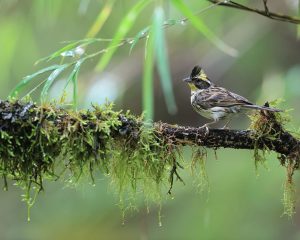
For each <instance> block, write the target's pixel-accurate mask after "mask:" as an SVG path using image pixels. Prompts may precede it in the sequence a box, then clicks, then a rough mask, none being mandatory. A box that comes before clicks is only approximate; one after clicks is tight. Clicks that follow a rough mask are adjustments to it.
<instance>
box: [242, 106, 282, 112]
mask: <svg viewBox="0 0 300 240" xmlns="http://www.w3.org/2000/svg"><path fill="white" fill-rule="evenodd" d="M243 107H244V108H250V109H257V110H265V111H270V112H282V110H280V109H277V108H272V107H265V106H258V105H244V106H243Z"/></svg>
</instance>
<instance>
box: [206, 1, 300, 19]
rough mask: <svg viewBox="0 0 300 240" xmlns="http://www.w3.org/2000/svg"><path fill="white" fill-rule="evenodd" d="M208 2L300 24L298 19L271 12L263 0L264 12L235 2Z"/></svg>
mask: <svg viewBox="0 0 300 240" xmlns="http://www.w3.org/2000/svg"><path fill="white" fill-rule="evenodd" d="M208 1H209V2H211V3H213V4H218V5H219V6H223V7H230V8H235V9H239V10H243V11H248V12H254V13H257V14H259V15H262V16H264V17H267V18H270V19H274V20H278V21H282V22H289V23H294V24H300V19H299V18H297V17H293V16H289V15H284V14H280V13H274V12H270V11H269V9H268V7H267V3H266V1H265V0H263V1H264V2H263V3H264V8H265V9H264V10H260V9H257V8H251V7H248V6H245V5H242V4H240V3H237V2H234V1H228V2H220V1H219V0H208Z"/></svg>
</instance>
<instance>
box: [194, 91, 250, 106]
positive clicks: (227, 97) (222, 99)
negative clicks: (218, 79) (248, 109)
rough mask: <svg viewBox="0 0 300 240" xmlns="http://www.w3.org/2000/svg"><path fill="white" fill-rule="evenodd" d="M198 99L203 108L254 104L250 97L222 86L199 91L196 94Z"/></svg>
mask: <svg viewBox="0 0 300 240" xmlns="http://www.w3.org/2000/svg"><path fill="white" fill-rule="evenodd" d="M196 101H197V103H198V104H199V105H201V106H202V107H203V108H211V107H233V106H238V105H253V103H251V102H250V101H249V100H248V99H246V98H244V97H242V96H240V95H238V94H235V93H232V92H229V91H228V90H226V89H225V88H222V87H210V88H208V89H205V90H204V91H201V92H199V94H197V96H196Z"/></svg>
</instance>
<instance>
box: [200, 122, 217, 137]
mask: <svg viewBox="0 0 300 240" xmlns="http://www.w3.org/2000/svg"><path fill="white" fill-rule="evenodd" d="M216 122H218V121H217V120H214V121H213V122H209V123H205V124H204V125H203V126H201V127H200V128H205V131H206V132H205V135H208V133H209V128H208V126H209V125H212V124H214V123H216Z"/></svg>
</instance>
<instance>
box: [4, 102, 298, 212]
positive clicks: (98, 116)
mask: <svg viewBox="0 0 300 240" xmlns="http://www.w3.org/2000/svg"><path fill="white" fill-rule="evenodd" d="M252 125H253V129H252V130H227V129H209V132H207V131H206V130H205V129H203V128H193V127H184V126H177V125H170V124H167V123H162V122H156V123H153V124H145V123H144V121H143V119H142V117H136V116H134V115H132V114H130V113H129V112H126V113H123V112H120V111H119V112H116V111H114V110H113V109H112V105H106V106H93V109H92V110H83V111H78V112H77V111H73V110H66V109H63V108H60V107H57V106H55V105H43V106H36V105H34V104H33V103H30V102H27V103H22V102H19V101H14V102H12V101H0V175H2V177H3V179H4V187H5V188H7V179H11V180H15V181H16V182H17V184H19V185H21V187H22V188H24V189H25V190H26V194H25V195H24V196H25V197H24V200H26V201H27V203H28V206H29V208H30V207H31V206H32V204H33V202H34V199H35V197H34V198H32V197H31V196H32V195H33V196H36V193H37V192H38V191H40V190H42V189H43V180H44V179H52V180H56V179H57V178H60V177H62V175H64V176H65V173H68V178H69V179H71V180H72V181H74V180H75V182H76V181H77V180H78V179H79V178H80V177H81V176H83V175H84V174H87V175H88V176H90V179H91V181H94V175H95V174H97V173H98V172H99V171H100V172H102V173H104V174H107V175H108V176H109V177H111V179H112V182H114V184H115V185H116V186H117V188H118V192H119V194H120V195H123V194H128V191H127V190H128V189H130V190H131V191H133V192H134V193H136V191H137V190H141V191H142V192H143V193H144V194H145V196H146V198H147V199H151V200H159V199H161V197H162V195H161V189H162V188H163V186H165V185H166V183H168V182H169V184H168V185H169V186H168V189H169V190H166V191H164V193H167V192H169V193H171V189H172V187H173V182H174V179H175V178H177V179H178V180H181V181H182V179H181V177H180V174H179V172H178V170H180V168H182V165H181V161H183V159H182V157H181V149H180V147H181V146H192V147H193V148H194V149H196V152H198V153H197V154H196V156H198V158H203V157H205V155H206V154H204V152H205V151H206V150H205V149H204V148H213V149H217V148H221V147H224V148H234V149H254V153H255V154H254V157H255V158H256V159H257V160H260V159H261V158H260V157H259V154H258V150H259V149H260V150H262V151H266V150H267V151H275V152H277V153H278V159H279V160H280V163H281V164H282V165H283V166H285V167H286V168H287V181H286V189H288V188H290V189H292V186H293V182H292V176H293V173H294V170H295V169H297V168H298V167H299V156H300V141H299V140H298V139H297V138H295V137H294V136H293V135H292V134H290V133H289V132H288V131H285V130H284V128H283V126H282V124H281V121H280V116H279V115H275V114H273V113H267V112H261V113H259V114H258V116H257V118H256V120H255V121H254V122H253V124H252ZM195 147H196V148H195ZM198 147H199V148H198ZM199 151H200V152H199ZM203 151H204V152H203ZM193 162H197V161H195V160H193ZM198 162H200V163H201V162H202V164H204V161H203V160H200V161H198ZM203 166H204V165H203ZM200 167H201V166H200ZM202 172H203V171H202ZM204 175H205V174H204ZM204 177H206V176H204ZM33 187H35V188H36V191H35V194H33V193H31V191H32V189H33ZM292 192H293V191H286V192H285V198H284V199H285V200H284V201H285V203H286V205H287V206H286V209H287V210H286V211H287V212H288V214H292V213H293V211H294V210H293V209H294V208H293V206H292V204H293V203H294V202H293V199H292V198H291V197H290V196H291V194H289V193H292ZM291 206H292V207H291Z"/></svg>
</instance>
